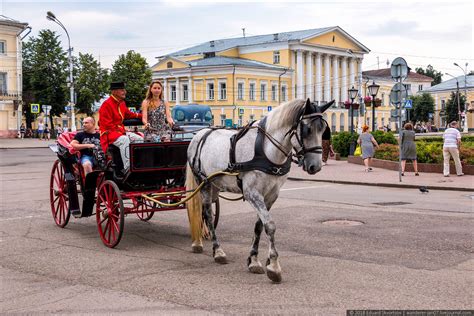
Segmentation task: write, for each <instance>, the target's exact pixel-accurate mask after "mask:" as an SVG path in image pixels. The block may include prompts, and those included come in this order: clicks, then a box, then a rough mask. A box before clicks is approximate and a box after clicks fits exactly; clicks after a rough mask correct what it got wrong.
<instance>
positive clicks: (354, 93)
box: [347, 86, 359, 103]
mask: <svg viewBox="0 0 474 316" xmlns="http://www.w3.org/2000/svg"><path fill="white" fill-rule="evenodd" d="M347 92H349V98H350V99H351V100H352V103H354V99H355V98H357V95H358V94H359V90H357V89H356V88H354V86H352V88H350V89H349V90H348V91H347Z"/></svg>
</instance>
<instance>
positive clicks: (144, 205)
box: [137, 200, 155, 222]
mask: <svg viewBox="0 0 474 316" xmlns="http://www.w3.org/2000/svg"><path fill="white" fill-rule="evenodd" d="M150 208H155V205H153V204H152V202H150V201H148V200H143V201H141V203H140V204H139V205H138V211H142V212H139V213H137V216H138V218H139V219H140V220H142V221H145V222H146V221H149V220H150V219H151V218H152V217H153V214H155V212H147V211H146V210H147V209H150Z"/></svg>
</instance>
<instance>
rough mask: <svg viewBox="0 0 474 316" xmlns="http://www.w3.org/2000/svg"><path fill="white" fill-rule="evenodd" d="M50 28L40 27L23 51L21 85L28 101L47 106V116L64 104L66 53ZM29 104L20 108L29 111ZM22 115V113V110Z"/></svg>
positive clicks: (53, 113) (53, 114)
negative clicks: (49, 108)
mask: <svg viewBox="0 0 474 316" xmlns="http://www.w3.org/2000/svg"><path fill="white" fill-rule="evenodd" d="M58 37H59V36H58V35H56V33H55V32H53V31H50V30H41V31H40V32H39V34H38V37H37V38H35V37H32V38H30V39H29V41H28V42H26V43H25V45H24V48H25V49H24V50H23V67H24V68H23V85H24V86H23V87H24V93H25V95H27V96H28V100H27V101H28V102H30V103H32V102H34V103H39V104H42V105H43V104H48V105H51V115H52V116H58V115H60V114H61V113H63V112H64V106H65V105H66V104H67V95H68V94H67V91H68V89H67V87H66V78H67V68H68V63H67V56H66V54H67V53H66V52H65V51H64V50H63V49H62V47H61V42H60V41H59V40H58ZM29 109H30V108H29V103H27V104H25V106H24V111H26V112H29ZM25 114H26V113H25Z"/></svg>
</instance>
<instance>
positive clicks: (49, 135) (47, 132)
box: [44, 124, 51, 140]
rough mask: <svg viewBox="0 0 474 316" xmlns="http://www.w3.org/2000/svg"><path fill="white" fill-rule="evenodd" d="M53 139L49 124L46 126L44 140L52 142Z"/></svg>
mask: <svg viewBox="0 0 474 316" xmlns="http://www.w3.org/2000/svg"><path fill="white" fill-rule="evenodd" d="M50 139H51V130H50V129H49V126H48V124H45V125H44V140H50Z"/></svg>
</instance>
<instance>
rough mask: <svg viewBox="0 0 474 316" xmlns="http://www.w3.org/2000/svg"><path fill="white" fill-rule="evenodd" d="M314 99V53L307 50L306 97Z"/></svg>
mask: <svg viewBox="0 0 474 316" xmlns="http://www.w3.org/2000/svg"><path fill="white" fill-rule="evenodd" d="M307 98H310V99H311V101H314V97H313V54H312V53H311V52H306V97H305V99H307Z"/></svg>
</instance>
